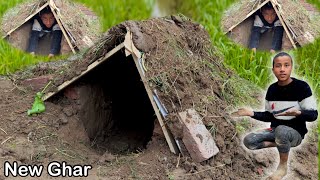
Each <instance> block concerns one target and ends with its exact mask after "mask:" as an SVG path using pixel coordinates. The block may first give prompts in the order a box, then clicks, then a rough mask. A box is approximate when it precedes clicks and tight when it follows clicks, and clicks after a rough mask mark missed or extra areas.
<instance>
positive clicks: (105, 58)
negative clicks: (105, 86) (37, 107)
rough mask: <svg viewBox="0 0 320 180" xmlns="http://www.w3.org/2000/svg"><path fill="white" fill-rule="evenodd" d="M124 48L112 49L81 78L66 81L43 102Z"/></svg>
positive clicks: (84, 72)
mask: <svg viewBox="0 0 320 180" xmlns="http://www.w3.org/2000/svg"><path fill="white" fill-rule="evenodd" d="M122 48H124V43H121V44H119V45H118V46H117V47H115V48H114V49H112V50H111V51H109V52H108V53H107V54H106V55H105V56H104V57H103V58H100V59H99V60H96V61H94V62H93V63H91V64H90V65H89V66H88V68H87V69H86V70H85V71H83V72H82V73H81V74H80V75H79V76H76V77H74V78H72V79H71V80H69V81H66V82H64V83H62V84H61V85H60V86H58V89H57V90H56V91H54V92H49V93H47V94H45V95H44V96H43V98H42V100H43V101H46V100H48V99H49V98H50V97H52V96H53V95H55V94H57V93H58V92H60V91H61V90H63V89H64V88H66V87H67V86H69V85H70V84H72V83H73V82H75V81H76V80H78V79H80V78H81V77H82V76H84V75H85V74H87V73H88V72H89V71H91V70H92V69H93V68H95V67H97V66H98V65H100V64H101V63H103V62H104V61H106V60H107V59H109V58H110V57H111V56H112V55H114V54H115V53H117V52H118V51H120V50H121V49H122Z"/></svg>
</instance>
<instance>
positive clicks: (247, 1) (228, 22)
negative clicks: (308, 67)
mask: <svg viewBox="0 0 320 180" xmlns="http://www.w3.org/2000/svg"><path fill="white" fill-rule="evenodd" d="M265 2H266V0H263V1H259V0H254V1H251V0H242V1H239V2H238V3H235V4H234V5H232V6H231V7H230V8H229V9H228V10H227V11H226V12H225V13H224V16H223V18H222V20H221V25H222V30H223V31H224V32H226V33H228V35H229V37H230V38H231V39H232V40H234V41H235V42H237V43H240V44H242V45H244V46H248V41H249V36H250V32H251V27H252V25H253V20H254V17H253V16H252V15H251V16H248V15H249V14H250V13H251V12H252V11H253V10H256V9H257V8H258V7H260V6H261V4H263V3H265ZM272 2H275V6H276V7H277V8H278V10H279V12H280V14H281V17H282V19H283V20H284V22H285V24H286V26H287V27H288V31H289V33H290V35H291V36H292V38H293V40H294V41H295V43H297V45H300V46H303V45H306V44H308V43H312V42H313V41H314V40H315V39H316V38H318V37H319V35H320V26H319V23H317V19H319V17H320V14H319V13H318V12H312V13H311V12H310V11H308V10H307V9H306V8H305V7H306V2H305V1H291V0H278V1H272ZM308 7H312V5H310V4H308ZM314 9H316V8H314ZM239 23H240V24H239ZM235 25H237V26H236V27H235V28H232V27H234V26H235ZM231 28H232V30H231V31H230V29H231ZM229 31H230V32H229ZM270 43H271V42H270ZM291 48H292V44H291V43H290V41H289V39H288V37H287V36H284V37H283V49H291Z"/></svg>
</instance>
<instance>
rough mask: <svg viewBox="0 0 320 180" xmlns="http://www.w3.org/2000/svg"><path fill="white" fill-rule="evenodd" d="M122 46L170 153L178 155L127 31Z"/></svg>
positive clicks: (138, 53)
mask: <svg viewBox="0 0 320 180" xmlns="http://www.w3.org/2000/svg"><path fill="white" fill-rule="evenodd" d="M124 44H125V49H126V56H129V54H131V55H132V57H133V60H134V63H135V65H136V68H137V70H138V72H139V75H140V77H141V80H142V82H143V85H144V88H145V90H146V92H147V95H148V97H149V100H150V102H151V105H152V107H153V109H154V111H155V113H156V116H157V119H158V121H159V124H160V126H161V129H162V132H163V134H164V136H165V138H166V140H167V143H168V145H169V148H170V151H171V152H173V153H174V154H179V153H180V151H179V149H178V146H177V144H176V141H175V139H174V137H173V136H172V134H171V132H170V131H169V130H168V128H167V126H166V124H165V122H164V120H163V118H162V116H161V114H160V110H159V108H158V106H157V104H156V102H155V100H154V98H153V93H152V91H151V89H150V87H149V85H148V81H147V80H146V78H145V75H144V73H143V70H142V69H141V66H140V65H139V58H140V57H137V56H139V55H141V53H140V52H139V50H138V49H137V48H136V47H135V46H134V44H133V41H132V34H131V32H130V31H129V30H128V32H127V34H126V36H125V40H124Z"/></svg>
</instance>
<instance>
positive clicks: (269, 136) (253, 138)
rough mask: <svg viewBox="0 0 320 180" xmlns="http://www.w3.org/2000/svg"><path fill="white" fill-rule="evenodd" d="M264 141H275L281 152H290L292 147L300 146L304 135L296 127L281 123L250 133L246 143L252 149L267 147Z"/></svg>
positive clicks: (245, 139)
mask: <svg viewBox="0 0 320 180" xmlns="http://www.w3.org/2000/svg"><path fill="white" fill-rule="evenodd" d="M264 141H269V142H275V143H276V145H277V148H278V151H279V152H280V153H288V152H289V151H290V148H291V147H296V146H298V145H299V144H300V143H301V141H302V137H301V135H300V133H299V132H298V131H296V130H295V129H293V128H291V127H288V126H284V125H280V126H277V127H276V128H268V129H264V130H262V131H257V132H253V133H250V134H248V135H247V136H246V137H245V138H244V140H243V143H244V145H245V146H246V147H247V148H248V149H251V150H254V149H261V148H265V146H264V143H263V142H264Z"/></svg>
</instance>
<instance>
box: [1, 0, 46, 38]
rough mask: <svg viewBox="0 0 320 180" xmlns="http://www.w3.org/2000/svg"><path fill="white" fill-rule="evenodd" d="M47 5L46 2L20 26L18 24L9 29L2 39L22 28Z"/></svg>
mask: <svg viewBox="0 0 320 180" xmlns="http://www.w3.org/2000/svg"><path fill="white" fill-rule="evenodd" d="M48 5H49V3H48V2H46V3H45V4H44V5H43V6H41V7H40V8H39V9H37V10H36V11H35V12H34V13H32V14H31V15H30V16H28V17H27V18H26V19H25V20H24V22H23V23H22V24H19V25H18V26H17V27H15V28H13V29H11V30H10V31H9V32H8V33H7V34H6V35H5V36H3V37H2V39H4V38H6V37H7V36H9V35H10V34H11V33H12V32H14V31H15V30H17V29H18V28H19V27H20V26H22V25H23V24H24V23H26V22H27V21H29V20H30V19H31V18H33V16H35V15H36V14H37V13H39V12H40V11H41V10H42V9H44V8H45V7H47V6H48Z"/></svg>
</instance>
